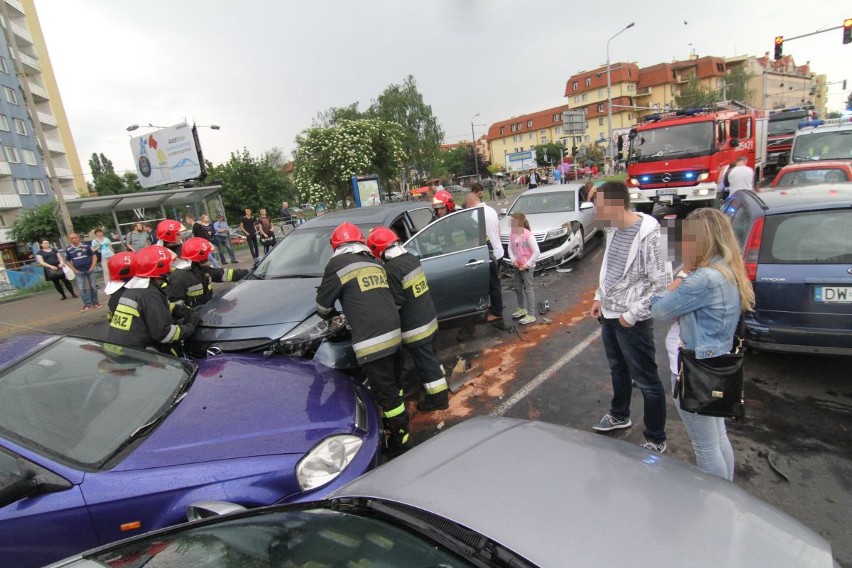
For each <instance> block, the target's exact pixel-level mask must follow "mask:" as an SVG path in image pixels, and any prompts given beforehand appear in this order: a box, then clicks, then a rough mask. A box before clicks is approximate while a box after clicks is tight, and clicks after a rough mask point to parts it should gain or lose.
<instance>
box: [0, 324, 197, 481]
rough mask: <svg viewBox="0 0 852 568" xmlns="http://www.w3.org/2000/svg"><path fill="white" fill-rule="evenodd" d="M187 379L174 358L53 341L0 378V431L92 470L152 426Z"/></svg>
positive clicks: (68, 340)
mask: <svg viewBox="0 0 852 568" xmlns="http://www.w3.org/2000/svg"><path fill="white" fill-rule="evenodd" d="M192 376H193V375H192V367H190V366H188V365H187V364H185V363H184V362H182V361H180V360H178V359H173V358H170V357H165V356H163V355H158V354H156V353H152V352H149V351H137V350H135V349H125V348H121V347H118V346H114V345H109V344H102V343H98V342H95V341H88V340H85V339H77V338H70V337H65V338H61V339H58V340H57V341H55V342H53V343H51V344H50V345H48V346H47V347H45V348H44V349H41V350H40V351H38V352H37V353H35V354H33V355H31V356H30V357H28V358H27V359H24V360H23V361H21V362H19V363H18V364H17V365H15V366H14V367H12V368H10V369H8V370H7V371H5V372H4V373H3V374H2V375H0V433H2V435H3V436H5V437H7V438H9V439H11V440H14V441H15V442H17V443H20V444H21V445H23V446H26V447H28V448H30V449H32V450H33V451H35V452H38V453H42V454H46V455H48V456H50V457H51V458H53V459H56V460H57V461H60V462H63V463H68V464H72V465H74V466H79V467H82V468H84V469H97V468H98V467H100V465H102V463H103V462H104V461H106V460H108V459H109V458H110V457H111V456H112V455H113V454H114V453H115V452H116V451H117V450H119V449H120V447H121V446H122V445H123V444H124V443H125V442H127V441H128V440H129V439H130V438H131V437H133V435H134V433H136V432H138V431H140V429H144V428H145V427H146V426H147V425H150V424H154V423H156V421H157V420H158V419H160V418H161V417H162V416H163V415H164V414H165V413H166V412H167V411H168V409H169V408H170V407H171V404H172V402H173V401H174V400H175V397H176V396H177V393H179V392H181V391H182V389H183V388H184V387H185V386H187V385H188V384H189V381H190V379H191V378H192Z"/></svg>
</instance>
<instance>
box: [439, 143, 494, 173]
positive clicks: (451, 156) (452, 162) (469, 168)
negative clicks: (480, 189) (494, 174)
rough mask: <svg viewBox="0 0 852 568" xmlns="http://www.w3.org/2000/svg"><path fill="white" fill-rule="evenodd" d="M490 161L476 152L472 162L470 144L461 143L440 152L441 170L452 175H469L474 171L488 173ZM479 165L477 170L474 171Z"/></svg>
mask: <svg viewBox="0 0 852 568" xmlns="http://www.w3.org/2000/svg"><path fill="white" fill-rule="evenodd" d="M490 165H491V163H490V162H489V161H488V160H486V159H485V157H484V156H482V154H479V153H477V160H476V163H474V160H473V150H472V149H471V146H470V144H462V145H460V146H456V147H455V148H451V149H449V150H443V151H442V152H441V170H442V171H443V172H446V173H448V174H450V175H452V176H469V175H474V174H476V173H478V174H480V175H488V173H489V169H488V168H489V166H490ZM476 166H479V171H478V172H477V171H476Z"/></svg>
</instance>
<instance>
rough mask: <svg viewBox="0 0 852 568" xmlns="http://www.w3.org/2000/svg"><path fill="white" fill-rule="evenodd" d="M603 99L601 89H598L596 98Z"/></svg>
mask: <svg viewBox="0 0 852 568" xmlns="http://www.w3.org/2000/svg"><path fill="white" fill-rule="evenodd" d="M601 97H603V89H598V98H601Z"/></svg>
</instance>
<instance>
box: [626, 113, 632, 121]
mask: <svg viewBox="0 0 852 568" xmlns="http://www.w3.org/2000/svg"><path fill="white" fill-rule="evenodd" d="M627 120H633V113H632V112H628V113H627Z"/></svg>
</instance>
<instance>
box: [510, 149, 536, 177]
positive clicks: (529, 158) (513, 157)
mask: <svg viewBox="0 0 852 568" xmlns="http://www.w3.org/2000/svg"><path fill="white" fill-rule="evenodd" d="M537 167H538V164H537V163H536V161H535V152H533V151H532V150H527V151H525V152H512V153H511V154H506V170H508V171H510V172H520V171H523V170H531V169H533V168H537Z"/></svg>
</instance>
